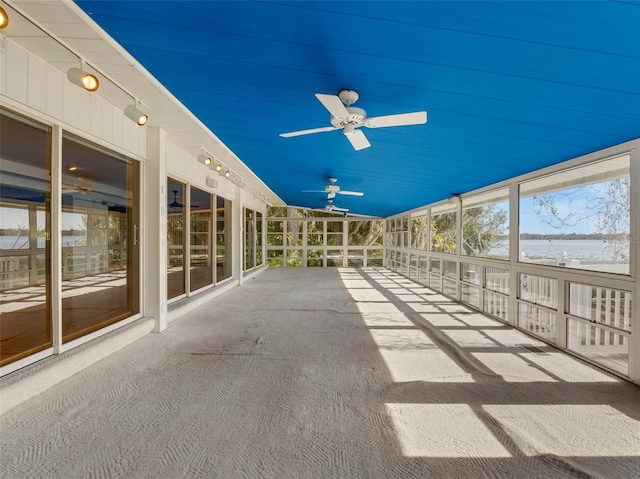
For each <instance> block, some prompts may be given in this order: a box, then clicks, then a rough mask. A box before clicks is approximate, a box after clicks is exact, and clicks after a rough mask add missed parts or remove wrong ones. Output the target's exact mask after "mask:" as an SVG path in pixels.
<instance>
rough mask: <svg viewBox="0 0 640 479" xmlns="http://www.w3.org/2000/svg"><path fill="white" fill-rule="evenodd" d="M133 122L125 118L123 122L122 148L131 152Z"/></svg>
mask: <svg viewBox="0 0 640 479" xmlns="http://www.w3.org/2000/svg"><path fill="white" fill-rule="evenodd" d="M132 127H133V122H132V121H131V120H129V119H128V118H123V121H122V144H121V146H122V147H123V148H125V149H127V150H129V151H131V135H132V131H131V129H132Z"/></svg>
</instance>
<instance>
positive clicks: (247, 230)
mask: <svg viewBox="0 0 640 479" xmlns="http://www.w3.org/2000/svg"><path fill="white" fill-rule="evenodd" d="M255 261H256V232H255V211H253V210H250V209H249V208H245V210H244V269H245V271H246V270H249V269H251V268H253V267H254V266H255V265H256V263H255Z"/></svg>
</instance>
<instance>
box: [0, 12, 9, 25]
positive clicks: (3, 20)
mask: <svg viewBox="0 0 640 479" xmlns="http://www.w3.org/2000/svg"><path fill="white" fill-rule="evenodd" d="M7 25H9V15H7V12H6V11H5V10H4V8H2V7H0V28H5V27H6V26H7Z"/></svg>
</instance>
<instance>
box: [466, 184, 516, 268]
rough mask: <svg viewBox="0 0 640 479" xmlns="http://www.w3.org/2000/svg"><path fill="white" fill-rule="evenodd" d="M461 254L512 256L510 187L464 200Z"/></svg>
mask: <svg viewBox="0 0 640 479" xmlns="http://www.w3.org/2000/svg"><path fill="white" fill-rule="evenodd" d="M461 253H462V254H464V255H468V256H483V257H488V258H497V259H509V189H508V188H501V189H499V190H496V191H490V192H488V193H483V194H481V195H477V196H473V197H470V198H464V199H463V200H462V244H461Z"/></svg>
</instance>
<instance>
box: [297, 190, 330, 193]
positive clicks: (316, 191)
mask: <svg viewBox="0 0 640 479" xmlns="http://www.w3.org/2000/svg"><path fill="white" fill-rule="evenodd" d="M300 191H301V192H302V193H326V191H325V190H300Z"/></svg>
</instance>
